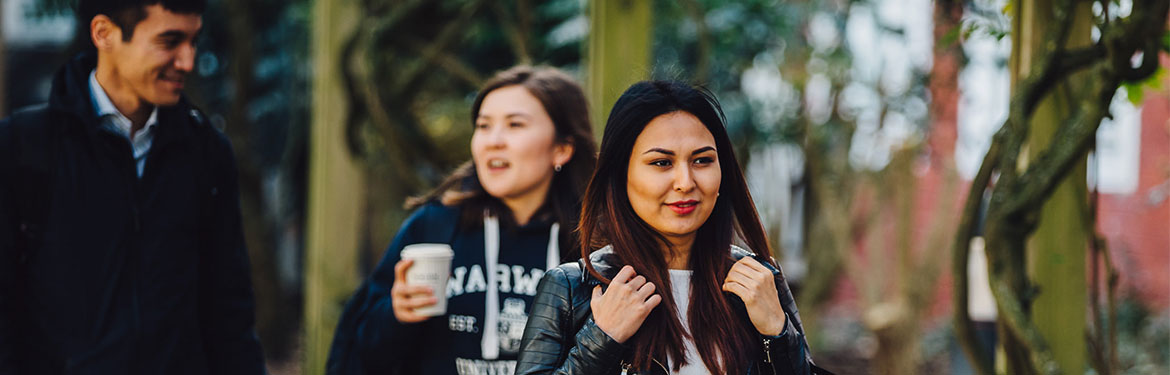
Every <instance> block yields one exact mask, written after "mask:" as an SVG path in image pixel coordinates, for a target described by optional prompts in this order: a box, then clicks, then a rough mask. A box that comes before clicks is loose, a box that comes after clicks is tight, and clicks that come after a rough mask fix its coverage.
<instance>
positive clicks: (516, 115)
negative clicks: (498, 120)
mask: <svg viewBox="0 0 1170 375" xmlns="http://www.w3.org/2000/svg"><path fill="white" fill-rule="evenodd" d="M509 117H523V118H529V117H532V116H529V115H528V114H527V113H521V112H516V113H509V114H506V115H504V118H509ZM476 118H491V116H488V115H479V116H476Z"/></svg>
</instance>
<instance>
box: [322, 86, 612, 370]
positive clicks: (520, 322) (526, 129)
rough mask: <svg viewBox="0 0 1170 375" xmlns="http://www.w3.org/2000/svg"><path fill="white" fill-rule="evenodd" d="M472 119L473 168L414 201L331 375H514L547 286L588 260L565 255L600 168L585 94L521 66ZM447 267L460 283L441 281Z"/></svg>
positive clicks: (366, 290) (345, 332) (348, 313)
mask: <svg viewBox="0 0 1170 375" xmlns="http://www.w3.org/2000/svg"><path fill="white" fill-rule="evenodd" d="M471 114H472V124H473V125H474V126H475V130H474V133H473V135H472V138H471V154H472V160H471V161H469V162H468V163H466V164H464V165H463V166H461V167H460V168H458V169H457V170H456V171H455V172H454V173H452V175H451V176H449V177H448V178H447V179H446V180H445V181H444V182H442V183H441V184H440V185H439V187H438V188H436V189H435V190H434V191H432V192H431V193H429V194H428V195H426V196H424V197H421V198H417V199H412V200H411V201H408V206H414V207H418V209H417V211H416V212H415V213H414V214H413V215H412V216H411V217H410V218H409V219H407V220H406V222H405V223H403V225H402V227H401V228H400V229H399V232H398V234H397V235H396V236H395V238H394V240H393V242H392V243H391V244H390V247H389V248H388V249H387V251H386V254H385V256H384V257H383V258H382V261H381V262H380V263H379V265H378V266H377V268H376V269H375V270H374V272H373V274H372V275H371V276H370V278H369V279H368V280H367V281H366V282H365V283H364V284H363V286H362V288H361V289H359V290H358V292H357V293H355V295H354V297H353V298H352V299H351V300H350V301H349V302H348V303H347V305H346V309H345V312H344V313H343V315H342V319H341V322H340V323H339V325H338V329H337V334H336V336H335V339H334V342H333V347H332V349H331V351H330V358H329V362H328V364H327V367H328V368H327V373H329V374H366V373H369V374H375V373H376V374H384V373H402V374H487V373H508V374H511V373H512V369H513V368H514V367H515V359H516V356H517V354H518V350H519V344H520V335H521V334H522V333H523V329H524V325H525V322H526V320H527V317H528V312H529V311H530V310H531V308H532V302H533V298H534V296H535V294H536V285H537V283H538V282H539V280H540V279H541V277H542V276H543V274H544V272H545V271H546V270H548V269H549V268H552V267H555V266H556V265H557V264H560V263H561V262H562V261H566V260H572V259H576V255H575V254H576V252H575V251H567V252H565V253H566V254H568V255H570V256H568V257H565V258H562V256H561V251H560V249H562V248H567V249H574V248H575V246H576V243H577V241H576V238H575V236H574V234H573V232H572V229H573V228H576V226H577V222H578V215H579V213H580V198H581V194H582V193H583V191H584V187H585V185H586V184H587V183H588V178H589V176H590V174H591V173H592V170H593V166H594V164H595V162H596V158H595V150H596V146H595V143H594V140H593V134H592V128H591V126H590V122H589V115H588V108H587V105H586V102H585V95H584V93H583V92H582V90H581V88H580V86H579V85H578V84H577V83H576V82H574V81H573V79H572V78H570V77H569V76H568V75H566V74H565V73H562V72H560V71H558V70H556V69H552V68H532V67H524V66H521V67H515V68H512V69H509V70H507V71H504V72H501V73H499V74H497V75H496V76H495V77H493V78H492V79H491V80H490V81H489V82H488V83H487V84H486V85H485V86H484V88H483V89H482V90H480V92H479V95H478V96H477V97H476V99H475V102H474V104H473V106H472V111H471ZM444 246H449V247H450V250H451V251H445V250H446V248H445V247H444ZM444 253H446V255H453V257H451V258H444V256H445V255H444ZM447 259H450V273H449V274H448V273H447V272H448V271H447V270H446V269H443V266H445V265H446V263H443V262H447ZM436 265H437V266H436ZM436 267H438V268H436ZM424 269H425V270H424ZM436 269H438V270H441V271H439V272H440V275H441V276H443V277H446V276H448V275H449V279H445V280H438V281H436V280H434V276H435V275H434V273H435V270H436ZM424 274H425V275H424ZM408 279H410V280H413V281H418V282H413V281H407V280H408ZM420 280H421V281H420ZM443 281H445V285H446V287H445V288H443V287H442V286H441V285H443V284H441V282H443ZM432 282H440V283H432ZM440 288H441V289H442V290H437V289H440ZM444 302H445V309H444V308H442V307H444V306H443V304H444ZM444 310H445V311H444Z"/></svg>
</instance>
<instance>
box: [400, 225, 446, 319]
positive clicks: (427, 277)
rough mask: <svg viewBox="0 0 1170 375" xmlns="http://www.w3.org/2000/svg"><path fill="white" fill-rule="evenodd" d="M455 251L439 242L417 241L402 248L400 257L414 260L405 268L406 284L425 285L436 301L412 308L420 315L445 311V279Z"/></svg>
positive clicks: (433, 314)
mask: <svg viewBox="0 0 1170 375" xmlns="http://www.w3.org/2000/svg"><path fill="white" fill-rule="evenodd" d="M454 256H455V251H453V250H451V246H449V245H447V244H441V243H417V244H411V245H406V247H404V248H403V249H402V259H411V260H414V264H413V265H411V266H410V268H408V269H407V270H406V284H407V285H426V286H429V287H431V290H433V291H434V292H435V297H436V298H438V302H437V303H435V304H434V305H431V306H426V307H420V308H417V309H414V312H415V314H419V315H422V316H439V315H443V314H446V313H447V280H448V279H449V278H450V276H451V258H452V257H454Z"/></svg>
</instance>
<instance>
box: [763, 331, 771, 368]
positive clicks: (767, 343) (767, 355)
mask: <svg viewBox="0 0 1170 375" xmlns="http://www.w3.org/2000/svg"><path fill="white" fill-rule="evenodd" d="M764 363H772V339H770V338H767V337H765V338H764Z"/></svg>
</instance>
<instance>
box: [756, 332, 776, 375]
mask: <svg viewBox="0 0 1170 375" xmlns="http://www.w3.org/2000/svg"><path fill="white" fill-rule="evenodd" d="M764 363H767V364H768V367H771V368H772V374H773V375H775V374H776V363H775V362H772V339H771V338H769V337H765V338H764ZM763 371H764V369H760V372H763Z"/></svg>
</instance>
